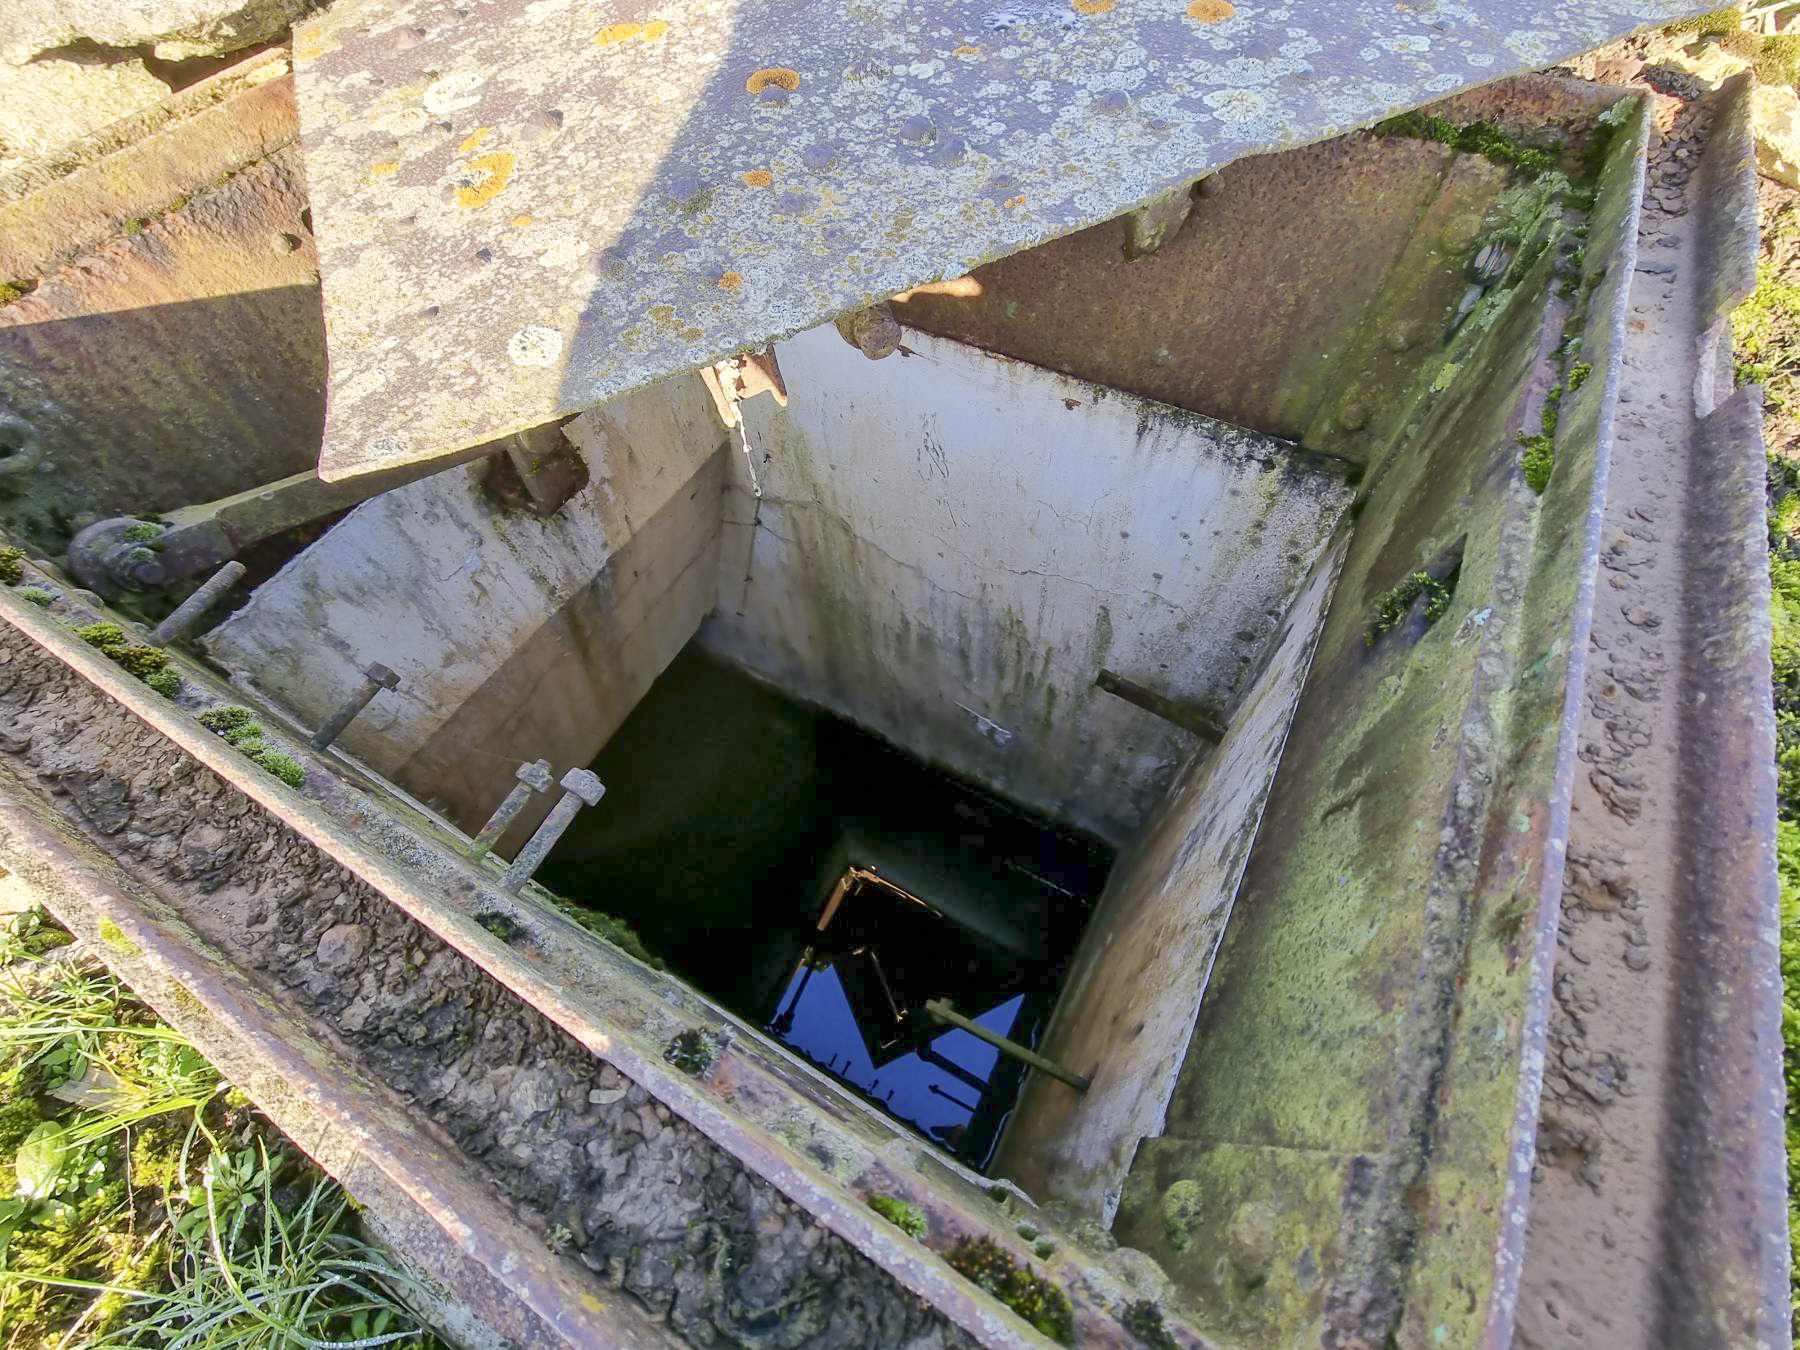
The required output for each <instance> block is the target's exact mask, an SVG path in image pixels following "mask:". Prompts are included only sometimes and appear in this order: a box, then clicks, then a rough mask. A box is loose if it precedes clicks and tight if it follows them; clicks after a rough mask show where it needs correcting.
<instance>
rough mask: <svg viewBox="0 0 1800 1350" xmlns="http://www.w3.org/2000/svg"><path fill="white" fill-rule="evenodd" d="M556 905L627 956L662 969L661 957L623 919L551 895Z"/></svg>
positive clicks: (653, 968)
mask: <svg viewBox="0 0 1800 1350" xmlns="http://www.w3.org/2000/svg"><path fill="white" fill-rule="evenodd" d="M551 898H552V899H554V900H555V901H556V907H557V908H558V909H559V910H561V911H562V912H563V913H564V914H566V915H568V916H569V918H571V919H573V920H574V921H575V922H576V923H578V924H580V925H581V926H582V927H583V928H585V929H587V930H588V932H590V933H592V934H594V936H595V937H599V938H604V939H605V940H606V941H608V942H610V943H612V945H613V946H615V947H617V948H618V949H619V950H620V951H622V952H624V953H626V954H627V955H628V956H635V957H637V959H638V960H640V961H642V962H643V963H644V964H645V965H647V966H649V967H650V968H651V969H652V970H662V969H664V966H663V962H662V958H661V957H660V956H658V955H657V954H656V953H655V952H653V951H651V950H650V949H649V948H648V947H646V946H645V945H644V940H643V939H642V938H641V937H639V936H638V934H637V930H636V929H635V928H633V927H632V926H631V925H630V924H628V923H626V922H625V920H623V919H619V918H615V917H614V916H612V915H611V914H603V913H601V912H600V911H599V910H597V909H583V908H582V907H581V906H580V905H574V904H570V903H569V902H568V901H567V900H564V899H563V898H562V897H561V896H552V897H551Z"/></svg>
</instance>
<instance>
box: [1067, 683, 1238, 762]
mask: <svg viewBox="0 0 1800 1350" xmlns="http://www.w3.org/2000/svg"><path fill="white" fill-rule="evenodd" d="M1094 688H1096V689H1099V690H1103V691H1104V692H1106V693H1108V694H1111V695H1112V696H1113V697H1114V698H1122V699H1124V700H1125V701H1126V702H1127V703H1135V704H1136V705H1137V706H1138V707H1140V708H1142V709H1143V710H1144V711H1145V712H1147V713H1150V714H1152V715H1153V716H1156V717H1160V718H1162V720H1163V721H1165V722H1171V723H1173V724H1174V725H1175V726H1178V727H1180V728H1181V729H1182V730H1183V731H1191V732H1193V734H1194V735H1196V736H1198V737H1200V739H1201V740H1203V741H1210V742H1212V744H1214V745H1217V744H1218V743H1219V742H1220V741H1222V740H1224V739H1225V719H1224V718H1223V717H1221V716H1220V715H1219V714H1218V713H1217V712H1216V711H1214V710H1213V709H1211V708H1207V707H1202V706H1200V705H1198V704H1194V703H1183V702H1182V701H1181V700H1179V699H1173V698H1169V697H1168V696H1167V695H1165V694H1159V693H1157V692H1155V691H1154V690H1152V689H1146V688H1144V686H1143V685H1141V684H1139V683H1138V682H1137V681H1136V680H1128V679H1126V678H1125V677H1124V676H1123V675H1119V674H1115V673H1114V672H1113V671H1110V670H1102V671H1101V672H1100V673H1099V674H1098V675H1096V676H1094Z"/></svg>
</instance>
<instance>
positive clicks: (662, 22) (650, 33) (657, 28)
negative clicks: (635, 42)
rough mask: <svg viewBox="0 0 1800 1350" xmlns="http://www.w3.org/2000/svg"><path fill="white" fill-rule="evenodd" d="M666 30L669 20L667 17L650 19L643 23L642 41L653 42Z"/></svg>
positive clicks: (667, 29)
mask: <svg viewBox="0 0 1800 1350" xmlns="http://www.w3.org/2000/svg"><path fill="white" fill-rule="evenodd" d="M668 31H669V21H668V20H667V19H652V20H650V22H649V23H647V24H645V25H644V41H645V42H655V41H656V40H657V39H658V38H659V37H661V36H662V35H663V34H664V33H666V32H668Z"/></svg>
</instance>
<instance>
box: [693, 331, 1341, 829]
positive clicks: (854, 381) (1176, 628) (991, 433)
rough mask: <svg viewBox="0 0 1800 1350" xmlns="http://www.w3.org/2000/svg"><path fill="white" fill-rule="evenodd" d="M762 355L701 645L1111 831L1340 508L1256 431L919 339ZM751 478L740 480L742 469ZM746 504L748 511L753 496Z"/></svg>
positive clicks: (1281, 608)
mask: <svg viewBox="0 0 1800 1350" xmlns="http://www.w3.org/2000/svg"><path fill="white" fill-rule="evenodd" d="M907 345H908V347H909V348H910V353H911V354H906V353H901V354H896V355H894V356H890V357H888V358H887V359H886V360H884V361H879V362H874V361H869V360H867V359H866V358H864V357H863V355H862V354H861V353H860V352H858V351H857V350H856V349H855V348H853V347H851V346H850V345H849V344H847V343H846V342H845V341H844V340H843V339H842V338H841V337H839V336H838V334H837V332H836V331H835V330H834V329H832V328H830V327H826V328H822V329H817V330H814V331H812V332H809V333H804V334H802V335H800V336H799V337H797V338H794V339H791V340H789V341H787V342H785V343H782V344H781V345H780V347H779V349H778V354H779V356H780V360H781V367H782V371H783V373H784V375H785V376H786V378H787V385H788V395H789V400H790V402H789V404H788V407H787V408H785V409H782V408H780V407H778V406H777V405H775V404H774V402H773V400H771V399H756V400H752V401H750V402H748V403H746V404H744V405H742V415H743V419H744V431H745V437H746V440H747V442H748V445H749V459H748V461H747V462H746V460H745V458H744V457H743V456H742V455H739V456H737V457H736V458H734V460H733V470H734V473H733V479H732V490H731V493H730V497H729V499H728V505H727V507H726V512H725V518H726V526H725V531H724V536H723V539H722V541H721V546H720V567H721V572H720V593H719V607H718V611H717V613H716V614H715V615H714V617H713V618H712V619H711V620H709V622H708V623H707V625H706V626H705V628H704V629H703V630H702V638H703V641H704V642H705V644H706V646H707V648H708V650H709V651H711V652H713V653H714V654H715V655H717V656H720V657H722V658H724V659H726V660H728V661H731V662H733V663H735V664H737V665H740V666H742V667H744V668H745V669H747V670H749V671H750V672H751V673H752V674H755V675H757V676H759V677H761V678H763V679H766V680H767V681H769V682H770V683H771V684H773V685H775V686H776V687H778V688H780V689H782V690H783V691H784V692H787V693H789V694H790V695H793V696H795V697H799V698H802V699H805V700H807V701H810V702H814V703H817V704H820V705H821V706H823V707H826V708H829V709H831V710H832V711H834V712H837V713H839V714H841V715H843V716H845V717H848V718H849V719H850V720H852V721H854V722H858V723H860V724H861V725H863V726H866V727H869V728H871V729H872V730H874V731H876V732H878V733H880V734H881V735H883V736H885V737H887V738H888V739H889V740H891V741H893V742H894V743H895V744H897V745H900V746H902V747H904V748H906V749H907V750H909V751H910V752H912V753H913V754H915V755H918V756H920V757H921V758H923V759H925V760H927V761H930V762H933V763H936V764H940V765H943V766H944V767H947V768H949V769H951V770H953V771H955V772H957V773H959V774H962V775H964V776H965V777H968V778H971V779H973V780H975V781H977V782H980V783H984V784H986V785H988V786H990V787H991V788H993V789H994V790H995V791H997V792H999V793H1001V794H1002V795H1003V796H1006V797H1008V798H1010V799H1012V800H1013V801H1017V802H1021V803H1024V804H1026V805H1028V806H1031V807H1033V808H1035V809H1037V810H1039V811H1042V812H1044V813H1045V814H1048V815H1050V816H1051V817H1053V818H1056V819H1060V820H1066V821H1069V822H1072V823H1074V824H1076V825H1079V826H1081V827H1083V828H1085V829H1088V830H1091V831H1093V832H1094V833H1096V834H1098V835H1100V836H1101V837H1102V838H1105V839H1108V840H1110V841H1113V842H1119V841H1122V840H1124V839H1125V838H1127V837H1129V836H1130V835H1131V834H1132V833H1133V832H1134V831H1135V830H1136V829H1137V828H1138V827H1139V826H1141V825H1142V824H1143V822H1144V821H1145V820H1146V819H1147V818H1148V816H1149V814H1150V811H1151V809H1152V808H1153V807H1154V805H1155V803H1156V801H1157V800H1158V798H1159V797H1160V796H1161V795H1162V792H1163V791H1164V789H1165V788H1166V787H1167V786H1168V783H1169V781H1170V779H1171V778H1172V777H1173V775H1174V773H1175V770H1176V768H1177V767H1178V766H1179V765H1180V764H1181V763H1182V762H1183V761H1184V760H1185V759H1186V758H1187V757H1188V755H1189V754H1190V753H1191V751H1192V749H1193V747H1194V745H1195V738H1194V737H1193V735H1192V734H1191V733H1189V732H1186V731H1183V730H1181V729H1179V728H1177V727H1175V726H1173V725H1172V724H1170V723H1168V722H1165V721H1163V720H1162V719H1160V718H1158V717H1155V716H1153V715H1151V714H1150V713H1147V712H1145V711H1144V710H1142V709H1140V708H1138V707H1136V706H1134V705H1132V704H1129V703H1126V702H1125V701H1123V700H1122V699H1119V698H1116V697H1114V696H1113V695H1111V694H1107V693H1104V692H1102V691H1100V690H1099V689H1096V688H1095V687H1094V680H1095V677H1096V676H1097V675H1098V674H1099V673H1100V670H1101V668H1102V667H1105V668H1108V669H1111V670H1113V671H1116V672H1117V673H1118V674H1120V675H1122V676H1124V677H1126V678H1127V679H1130V680H1134V681H1136V682H1138V683H1139V684H1142V685H1145V686H1148V687H1149V688H1151V689H1152V690H1154V691H1155V692H1157V693H1160V694H1164V695H1166V696H1168V697H1170V698H1172V699H1174V700H1176V701H1177V702H1179V703H1183V704H1187V705H1189V706H1197V707H1204V708H1210V709H1214V710H1217V711H1220V712H1229V710H1230V709H1231V708H1233V707H1234V706H1235V705H1236V703H1237V700H1238V698H1239V696H1240V694H1241V693H1242V691H1243V690H1244V689H1245V688H1246V687H1247V686H1248V684H1249V677H1250V673H1251V672H1252V671H1253V669H1254V668H1255V667H1256V665H1257V663H1258V661H1259V660H1260V658H1261V656H1262V653H1263V651H1264V649H1265V647H1266V646H1267V644H1268V643H1269V641H1270V640H1271V638H1272V636H1273V635H1274V634H1275V632H1276V631H1277V630H1278V629H1279V628H1280V626H1281V622H1282V617H1283V616H1284V615H1285V614H1286V613H1287V610H1288V607H1289V605H1290V604H1291V603H1292V600H1293V597H1294V596H1295V595H1296V594H1297V593H1298V591H1299V588H1300V584H1301V581H1302V580H1303V579H1304V577H1305V575H1306V572H1307V569H1308V568H1309V567H1310V566H1311V564H1312V562H1313V560H1314V559H1315V558H1316V557H1317V556H1318V554H1319V552H1320V550H1321V549H1323V547H1324V545H1325V541H1326V539H1327V538H1328V537H1329V536H1330V533H1331V529H1332V526H1333V525H1334V524H1335V523H1336V520H1337V517H1338V515H1339V514H1340V512H1341V511H1342V510H1343V508H1344V506H1345V505H1346V504H1347V502H1348V501H1349V498H1350V489H1349V487H1348V486H1347V485H1346V484H1345V482H1344V478H1343V474H1342V471H1341V468H1340V467H1339V466H1336V465H1332V464H1330V463H1328V462H1325V461H1321V460H1319V459H1317V458H1316V457H1313V456H1308V455H1306V454H1304V453H1302V452H1298V451H1295V450H1294V449H1293V448H1292V447H1290V446H1288V445H1286V444H1284V443H1282V442H1279V441H1276V440H1274V439H1272V438H1269V437H1265V436H1260V435H1257V434H1256V433H1253V432H1248V431H1244V430H1243V429H1241V428H1238V427H1231V426H1226V425H1224V424H1223V423H1219V422H1214V421H1211V420H1210V419H1207V418H1203V417H1198V416H1195V415H1193V414H1190V413H1186V412H1182V411H1180V410H1177V409H1173V408H1167V407H1163V406H1161V405H1158V404H1153V403H1149V402H1147V401H1144V400H1141V399H1137V398H1134V397H1132V396H1130V395H1127V394H1121V393H1118V392H1117V391H1113V390H1107V389H1102V388H1100V387H1098V386H1095V385H1091V384H1086V383H1083V382H1081V381H1077V380H1071V379H1069V378H1067V377H1066V376H1061V375H1057V374H1054V373H1052V372H1050V371H1045V370H1040V369H1038V368H1037V367H1035V366H1029V365H1026V364H1024V363H1022V362H1016V361H1009V360H1006V359H1003V358H997V357H993V356H990V355H986V354H984V353H981V352H978V351H975V350H973V349H971V348H968V347H965V346H962V345H961V344H958V343H954V342H948V341H945V340H943V339H940V338H933V337H930V336H928V335H922V334H921V335H909V336H908V339H907ZM752 469H753V471H754V474H755V482H754V484H752V481H751V478H750V471H751V470H752ZM758 490H760V493H761V495H760V497H758V496H756V495H755V493H756V491H758Z"/></svg>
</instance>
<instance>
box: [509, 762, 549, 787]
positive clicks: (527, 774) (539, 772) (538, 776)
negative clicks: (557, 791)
mask: <svg viewBox="0 0 1800 1350" xmlns="http://www.w3.org/2000/svg"><path fill="white" fill-rule="evenodd" d="M514 777H516V778H517V779H518V780H519V781H520V782H521V783H523V784H525V786H526V787H528V788H530V789H531V790H532V791H533V792H548V791H549V790H550V785H551V784H552V783H554V782H555V781H556V780H555V779H554V778H552V777H551V776H550V761H549V760H547V759H534V760H532V761H531V763H529V764H521V765H519V771H518V773H517V774H515V775H514Z"/></svg>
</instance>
